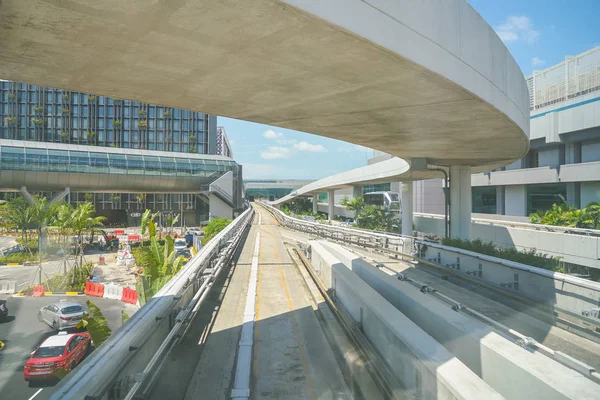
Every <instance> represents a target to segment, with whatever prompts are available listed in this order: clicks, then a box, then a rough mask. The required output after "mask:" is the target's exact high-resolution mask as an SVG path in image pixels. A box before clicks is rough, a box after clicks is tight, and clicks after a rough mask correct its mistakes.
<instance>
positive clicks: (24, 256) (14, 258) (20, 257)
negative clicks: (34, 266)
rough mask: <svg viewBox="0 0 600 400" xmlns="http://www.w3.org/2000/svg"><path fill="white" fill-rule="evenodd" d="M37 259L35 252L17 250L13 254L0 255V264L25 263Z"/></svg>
mask: <svg viewBox="0 0 600 400" xmlns="http://www.w3.org/2000/svg"><path fill="white" fill-rule="evenodd" d="M36 261H38V256H37V254H36V252H34V253H33V254H31V253H29V252H24V251H21V252H18V253H13V254H8V255H5V256H0V264H12V263H19V264H22V263H25V262H36Z"/></svg>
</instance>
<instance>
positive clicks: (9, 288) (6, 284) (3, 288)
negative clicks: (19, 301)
mask: <svg viewBox="0 0 600 400" xmlns="http://www.w3.org/2000/svg"><path fill="white" fill-rule="evenodd" d="M16 289H17V281H2V282H0V293H1V294H14V293H15V291H16Z"/></svg>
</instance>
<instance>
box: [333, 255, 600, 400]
mask: <svg viewBox="0 0 600 400" xmlns="http://www.w3.org/2000/svg"><path fill="white" fill-rule="evenodd" d="M325 248H327V249H329V250H331V251H332V253H333V255H334V256H335V257H336V258H337V259H338V260H340V261H342V262H343V264H344V265H345V266H346V267H347V268H349V269H351V270H352V271H353V272H354V273H355V274H357V275H358V276H359V277H360V278H361V279H362V280H363V281H364V282H366V283H367V284H368V285H369V286H370V287H371V288H373V289H374V290H376V291H377V293H379V294H380V295H381V296H383V297H384V298H385V299H386V300H387V301H389V302H390V303H391V304H392V305H393V306H394V307H396V308H397V309H398V310H399V311H400V312H402V313H403V314H404V315H406V316H407V317H409V318H410V319H411V320H412V321H413V322H415V323H416V324H417V325H418V326H419V327H420V328H421V329H423V330H424V331H425V332H427V334H429V335H431V336H432V337H433V338H434V339H436V340H437V341H438V342H439V343H441V344H442V345H443V346H444V347H445V348H447V349H448V350H450V352H452V354H454V355H455V356H456V357H457V358H458V359H459V360H461V361H462V362H463V363H464V364H465V365H467V366H468V367H469V368H470V369H471V370H472V371H473V372H475V373H476V374H477V375H478V376H480V377H481V378H482V379H483V380H484V381H485V382H486V383H488V384H489V385H490V386H491V387H492V388H494V389H495V390H496V391H497V392H498V393H500V394H501V395H502V396H504V397H505V398H507V399H523V400H529V399H533V398H540V399H581V398H592V396H593V394H594V393H597V390H600V387H598V385H596V384H595V383H593V382H591V381H588V380H587V379H586V378H584V377H583V376H582V375H581V374H580V373H578V372H575V371H573V370H571V369H569V368H567V367H565V366H563V365H561V364H559V363H557V362H555V361H554V360H552V359H550V358H548V357H546V356H544V355H542V354H540V353H536V352H533V351H531V349H524V348H521V347H519V346H517V345H516V344H515V343H513V342H512V341H510V340H507V338H505V337H504V336H503V334H502V333H501V332H498V331H496V330H494V329H492V328H490V327H489V326H488V325H486V324H484V323H482V322H480V321H479V320H476V319H474V318H472V317H470V316H468V315H466V314H464V313H457V312H453V311H451V309H450V306H449V305H448V304H445V303H442V302H441V301H439V300H437V299H436V298H434V297H433V296H430V295H423V293H421V292H420V290H419V288H417V287H415V286H414V285H412V284H411V283H408V282H401V281H398V279H396V277H395V276H394V275H389V274H387V273H385V272H383V271H381V270H379V269H377V268H375V267H374V266H372V265H370V264H369V263H367V262H366V261H364V260H362V259H361V258H359V257H357V256H356V255H355V254H353V253H351V252H349V251H347V250H345V249H344V248H343V247H342V246H340V245H338V244H334V243H326V244H325ZM337 265H339V264H337ZM482 398H484V397H482Z"/></svg>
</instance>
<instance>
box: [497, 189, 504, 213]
mask: <svg viewBox="0 0 600 400" xmlns="http://www.w3.org/2000/svg"><path fill="white" fill-rule="evenodd" d="M496 214H498V215H504V186H496Z"/></svg>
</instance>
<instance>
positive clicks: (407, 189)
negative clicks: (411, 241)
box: [402, 182, 413, 236]
mask: <svg viewBox="0 0 600 400" xmlns="http://www.w3.org/2000/svg"><path fill="white" fill-rule="evenodd" d="M402 234H403V235H404V236H412V235H413V183H412V182H402Z"/></svg>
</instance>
